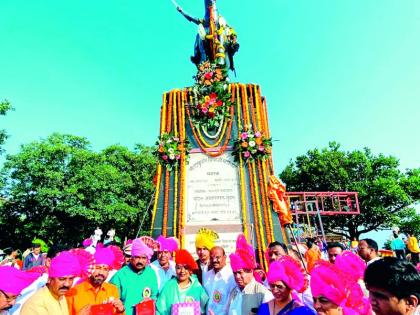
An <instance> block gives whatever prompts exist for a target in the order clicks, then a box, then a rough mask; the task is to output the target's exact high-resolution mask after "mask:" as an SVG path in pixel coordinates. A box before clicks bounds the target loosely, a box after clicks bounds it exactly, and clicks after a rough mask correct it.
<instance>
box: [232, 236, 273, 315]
mask: <svg viewBox="0 0 420 315" xmlns="http://www.w3.org/2000/svg"><path fill="white" fill-rule="evenodd" d="M229 258H230V265H231V267H232V271H233V275H234V277H235V282H236V287H235V288H234V289H233V290H232V292H231V293H230V295H229V302H228V305H229V312H228V313H229V314H230V315H241V314H256V313H257V311H258V308H259V307H260V305H261V304H262V303H263V302H268V301H269V300H272V299H273V295H272V294H271V292H270V291H268V290H267V288H266V287H264V286H263V285H262V284H261V283H259V282H257V281H256V280H255V278H254V274H253V271H254V269H255V268H256V266H257V264H256V261H255V253H254V248H253V247H252V246H251V245H249V244H248V243H247V241H246V238H245V236H244V235H242V234H240V235H239V236H238V238H237V239H236V251H235V253H233V254H230V256H229Z"/></svg>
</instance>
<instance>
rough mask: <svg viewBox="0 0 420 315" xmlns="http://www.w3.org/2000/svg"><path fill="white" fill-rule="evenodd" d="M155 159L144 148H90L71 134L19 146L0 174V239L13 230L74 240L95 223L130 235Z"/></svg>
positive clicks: (25, 236) (24, 235)
mask: <svg viewBox="0 0 420 315" xmlns="http://www.w3.org/2000/svg"><path fill="white" fill-rule="evenodd" d="M155 163H156V162H155V159H154V157H153V155H152V153H151V149H150V148H148V147H143V146H140V145H138V146H137V147H136V148H135V150H134V151H130V150H129V149H127V148H125V147H123V146H120V145H113V146H110V147H107V148H106V149H104V150H103V151H101V152H94V151H92V150H91V149H90V145H89V142H88V141H87V140H86V139H85V138H81V137H76V136H71V135H60V134H53V135H51V136H50V137H48V138H47V139H45V140H42V141H37V142H32V143H29V144H27V145H23V146H22V147H21V150H20V152H19V153H17V154H15V155H11V156H8V157H7V159H6V162H5V164H4V167H3V170H2V173H1V178H2V180H3V182H4V183H5V184H4V186H5V187H4V189H3V194H4V200H5V202H4V204H3V206H2V209H1V210H2V211H1V213H0V229H1V230H2V231H3V233H1V235H0V238H8V237H10V236H11V235H19V240H18V241H19V242H20V243H22V244H23V243H25V242H28V241H30V240H31V239H32V238H33V237H35V236H36V237H39V238H41V239H45V240H50V241H52V242H58V241H60V242H66V243H69V244H72V245H75V244H77V243H78V242H81V240H83V238H86V237H89V236H90V235H91V234H92V232H93V230H94V229H95V228H96V227H97V226H100V227H101V228H102V229H103V230H105V231H106V230H107V229H108V228H115V229H116V231H117V235H118V236H120V237H122V238H123V237H125V236H129V237H132V236H135V234H136V232H137V228H138V226H139V222H140V220H141V219H142V217H143V215H144V214H145V210H146V207H147V204H148V202H149V199H150V198H151V196H152V192H153V190H154V187H153V182H152V178H153V175H154V172H153V171H152V170H153V169H154V168H155ZM148 220H150V218H148ZM146 221H147V220H146ZM149 225H150V224H149ZM0 241H1V242H2V243H3V242H4V241H5V240H4V239H3V240H0ZM6 241H7V240H6ZM14 243H15V244H14V245H16V240H14Z"/></svg>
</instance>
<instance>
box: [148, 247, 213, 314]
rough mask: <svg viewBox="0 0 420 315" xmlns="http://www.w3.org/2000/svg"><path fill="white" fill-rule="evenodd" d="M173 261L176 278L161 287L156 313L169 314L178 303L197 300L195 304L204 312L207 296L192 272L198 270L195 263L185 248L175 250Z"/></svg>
mask: <svg viewBox="0 0 420 315" xmlns="http://www.w3.org/2000/svg"><path fill="white" fill-rule="evenodd" d="M175 263H176V265H175V272H176V278H172V279H171V280H169V281H168V282H167V283H166V284H165V286H164V288H163V289H162V292H161V294H160V295H159V298H158V299H157V302H156V309H157V313H158V314H160V315H170V314H171V309H172V308H174V307H179V304H180V303H188V302H190V303H191V302H192V303H194V302H198V303H195V304H196V305H197V304H199V307H200V311H201V314H205V312H206V305H207V301H208V299H209V297H208V295H207V293H206V291H205V290H204V288H203V287H202V286H201V284H200V282H198V279H197V277H196V276H195V274H194V272H195V271H197V270H198V265H197V263H196V262H195V260H194V258H193V257H192V256H191V254H190V253H189V252H188V251H186V250H185V249H181V250H178V251H176V255H175Z"/></svg>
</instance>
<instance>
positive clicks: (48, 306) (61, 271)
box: [20, 251, 90, 315]
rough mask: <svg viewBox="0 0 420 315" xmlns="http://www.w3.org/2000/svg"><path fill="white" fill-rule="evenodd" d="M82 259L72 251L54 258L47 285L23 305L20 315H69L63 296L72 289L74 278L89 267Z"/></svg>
mask: <svg viewBox="0 0 420 315" xmlns="http://www.w3.org/2000/svg"><path fill="white" fill-rule="evenodd" d="M83 252H84V253H86V255H90V254H89V253H87V252H85V251H83ZM84 258H85V257H81V256H79V255H78V254H77V252H74V251H64V252H61V253H59V254H58V255H57V256H56V257H54V258H53V259H52V260H51V265H50V268H49V269H48V282H47V285H46V286H45V287H42V288H41V289H39V290H38V291H37V292H36V293H35V294H34V295H33V296H31V297H30V298H29V299H28V300H27V301H26V302H25V304H23V307H22V310H21V313H20V314H21V315H34V314H43V315H44V314H45V315H69V311H68V307H67V301H66V298H65V297H64V295H65V294H66V293H67V291H69V290H70V288H71V287H72V285H73V280H74V278H75V277H80V276H82V275H83V274H84V273H86V272H87V270H88V268H89V266H88V264H87V262H86V260H85V259H84Z"/></svg>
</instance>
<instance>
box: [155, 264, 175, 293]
mask: <svg viewBox="0 0 420 315" xmlns="http://www.w3.org/2000/svg"><path fill="white" fill-rule="evenodd" d="M149 266H150V267H151V268H152V269H153V270H154V271H155V273H156V278H157V281H158V289H159V293H160V292H161V291H162V289H163V286H164V285H165V283H166V282H168V281H169V280H171V279H172V277H173V276H175V275H176V273H175V262H174V261H172V260H170V261H169V268H168V270H165V269H163V268H162V266H161V265H160V264H159V260H155V261H154V262H152V263H151V264H150V265H149Z"/></svg>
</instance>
